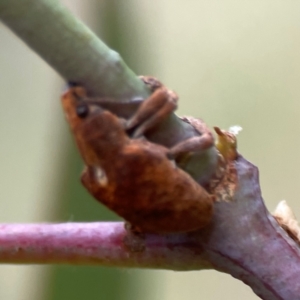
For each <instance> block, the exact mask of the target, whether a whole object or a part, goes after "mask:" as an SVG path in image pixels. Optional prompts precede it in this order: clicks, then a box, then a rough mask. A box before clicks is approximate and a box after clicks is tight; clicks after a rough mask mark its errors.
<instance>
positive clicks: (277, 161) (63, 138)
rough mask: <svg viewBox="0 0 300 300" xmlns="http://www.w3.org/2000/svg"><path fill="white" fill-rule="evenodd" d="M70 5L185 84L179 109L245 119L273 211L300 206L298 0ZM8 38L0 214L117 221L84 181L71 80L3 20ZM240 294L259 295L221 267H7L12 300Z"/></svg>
mask: <svg viewBox="0 0 300 300" xmlns="http://www.w3.org/2000/svg"><path fill="white" fill-rule="evenodd" d="M64 2H65V3H66V5H67V6H68V7H69V8H70V9H71V10H72V11H73V12H74V13H75V14H76V15H77V16H78V17H80V18H81V19H82V20H83V21H84V22H85V23H87V24H88V25H89V26H90V27H91V28H92V29H93V30H95V31H96V32H97V33H98V34H99V36H100V37H101V38H103V39H104V41H105V42H106V43H107V44H108V45H109V46H111V47H113V48H114V49H116V50H117V51H119V52H120V53H121V55H122V56H123V58H124V59H125V61H126V62H127V63H128V65H129V66H130V67H131V68H132V69H133V70H134V71H135V72H136V73H138V74H148V75H150V74H151V75H154V76H156V77H158V78H160V79H161V80H162V81H163V82H164V83H166V84H167V85H168V86H169V87H170V88H172V89H174V90H175V91H176V92H178V93H179V95H180V108H179V110H178V114H181V115H182V114H187V115H188V114H192V115H194V116H198V117H201V118H203V119H204V120H205V121H206V122H207V124H209V125H210V126H214V125H218V126H220V127H222V128H228V127H229V126H231V125H235V124H239V125H241V126H242V127H243V128H244V130H243V132H242V133H241V134H240V136H239V150H240V152H241V153H242V154H243V155H244V156H245V157H246V158H248V159H249V160H250V161H251V162H253V163H254V164H256V165H257V166H258V167H259V169H260V178H261V186H262V191H263V196H264V198H265V201H266V205H267V207H268V208H269V210H273V209H274V208H275V206H276V204H277V203H278V202H279V201H280V200H281V199H286V200H287V201H288V203H289V204H290V205H291V206H292V208H293V209H294V211H295V212H296V214H297V212H299V210H300V202H298V197H299V196H298V192H297V183H298V182H299V178H300V174H299V172H300V171H299V169H300V168H299V166H300V156H299V152H300V142H299V141H298V138H297V134H298V133H299V129H300V109H299V108H300V102H299V98H300V85H299V79H300V56H299V54H298V53H299V48H300V34H299V32H300V18H299V12H300V2H298V1H291V0H287V1H274V0H264V1H256V0H255V1H245V0H240V1H233V0H225V1H221V0H219V1H218V0H210V1H206V0H198V1H195V0H194V1H192V0H190V1H183V0H181V1H179V0H177V1H174V0H173V1H171V0H160V1H150V0H148V1H147V0H127V1H116V0H110V1H109V0H88V1H79V0H77V1H71V0H69V1H64ZM54 21H55V20H54ZM0 40H1V47H0V68H1V73H0V90H1V94H0V103H1V109H0V139H1V142H0V157H1V168H0V182H1V189H0V199H1V200H0V222H18V223H21V222H70V221H88V220H111V219H116V216H115V215H114V214H113V213H111V212H109V211H107V210H106V209H105V208H103V207H102V206H101V205H100V204H98V203H96V201H94V200H92V199H91V197H89V196H88V195H87V193H86V192H85V191H84V190H83V188H82V187H81V186H80V184H79V180H78V177H79V175H80V172H81V169H82V162H81V161H80V159H79V156H78V154H77V152H76V149H75V147H74V144H73V141H72V138H71V135H70V133H69V129H68V127H67V124H66V122H65V121H64V117H63V114H62V111H61V108H60V102H59V96H60V93H61V91H62V88H63V85H64V83H63V81H62V80H61V79H60V78H59V77H58V76H57V75H56V74H55V72H54V71H53V70H52V69H50V68H49V67H48V66H47V65H46V63H44V62H43V61H42V60H41V59H40V58H39V57H38V56H37V55H36V54H34V53H33V52H32V51H31V50H29V49H28V48H27V47H26V46H25V45H24V44H23V43H22V42H21V41H20V40H18V39H17V38H16V37H15V36H14V35H13V34H12V33H11V32H10V31H9V30H8V29H7V28H5V27H4V26H2V25H0ZM298 216H300V213H299V214H298ZM241 298H242V299H245V300H246V299H247V300H251V299H258V297H257V296H255V295H254V294H253V293H252V291H251V290H250V288H248V287H247V286H246V285H244V284H243V283H242V282H240V281H237V280H235V279H233V278H231V277H230V276H228V275H225V274H221V273H217V272H215V271H202V272H185V273H179V272H170V271H151V270H131V269H109V268H101V267H75V266H71V267H70V266H11V265H1V266H0V299H7V300H27V299H28V300H29V299H30V300H40V299H42V300H62V299H72V300H79V299H89V300H94V299H105V300H117V299H118V300H127V299H130V300H139V299H145V300H148V299H154V300H155V299H163V300H179V299H206V300H215V299H231V300H238V299H241Z"/></svg>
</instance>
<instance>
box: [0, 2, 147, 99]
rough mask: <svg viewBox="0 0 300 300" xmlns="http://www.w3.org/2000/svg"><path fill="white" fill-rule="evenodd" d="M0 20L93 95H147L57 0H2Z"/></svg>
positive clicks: (120, 62)
mask: <svg viewBox="0 0 300 300" xmlns="http://www.w3.org/2000/svg"><path fill="white" fill-rule="evenodd" d="M0 18H1V19H2V21H3V22H4V23H5V24H6V25H7V26H8V27H9V28H10V29H11V30H12V31H14V32H15V33H16V34H17V35H18V36H19V37H20V38H21V39H22V40H23V41H24V42H25V43H26V44H27V45H28V46H29V47H31V48H32V49H33V50H34V51H35V52H37V53H38V54H39V55H40V56H41V57H42V58H44V59H45V60H46V61H47V62H48V63H49V64H50V65H51V66H52V67H53V68H54V69H55V70H56V71H57V72H58V73H59V74H60V75H61V76H62V77H63V78H65V79H66V80H67V81H73V82H77V83H80V84H83V85H84V86H85V87H86V88H87V89H88V91H89V92H90V93H91V94H93V95H97V96H111V97H113V98H116V100H119V101H122V100H123V101H124V100H131V99H132V98H136V97H139V98H146V97H147V96H148V95H149V91H148V90H147V89H146V88H145V86H144V84H143V83H142V82H141V81H140V80H139V79H138V78H137V77H136V75H135V74H134V73H133V72H132V70H130V69H129V68H128V67H127V66H126V64H125V63H124V61H123V60H122V58H121V57H120V56H119V54H118V53H117V52H115V51H113V50H111V49H109V48H108V47H107V46H106V45H105V44H104V43H103V42H102V41H101V40H100V39H99V38H98V37H97V36H96V35H95V34H94V33H93V32H92V31H91V30H90V29H89V28H87V27H86V26H85V25H84V24H83V23H82V22H80V21H79V20H77V19H76V18H75V17H74V16H73V15H72V14H71V13H70V12H69V11H68V10H67V9H66V8H65V7H64V6H63V5H62V4H61V3H60V2H59V1H57V0H22V1H20V0H0ZM116 87H118V88H116Z"/></svg>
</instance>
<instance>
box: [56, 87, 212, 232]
mask: <svg viewBox="0 0 300 300" xmlns="http://www.w3.org/2000/svg"><path fill="white" fill-rule="evenodd" d="M62 103H63V107H64V110H65V113H66V117H67V120H68V122H69V123H70V126H71V128H72V131H73V134H74V137H75V139H76V142H77V145H78V148H79V150H80V153H81V156H82V158H83V160H84V162H85V165H86V168H85V170H84V172H83V174H82V183H83V185H84V186H85V187H86V188H87V190H88V191H89V192H90V193H91V194H92V195H93V196H94V197H95V198H96V199H97V200H99V201H100V202H102V203H103V204H105V205H106V206H107V207H109V208H110V209H112V210H113V211H114V212H116V213H117V214H118V215H120V216H121V217H123V218H124V219H125V220H127V221H128V222H130V223H131V225H132V226H134V227H135V228H137V229H139V230H141V231H143V232H152V233H171V232H186V231H192V230H196V229H199V228H201V227H204V226H205V225H207V224H208V223H209V222H210V220H211V218H212V213H213V198H212V196H211V195H210V194H209V193H208V192H207V191H206V190H205V189H204V188H202V187H201V186H200V185H199V184H198V183H196V181H194V180H193V179H192V178H191V177H190V175H188V174H187V173H185V172H184V171H182V170H181V169H180V168H178V167H176V165H175V163H174V161H173V160H170V159H169V158H168V157H167V154H168V153H169V149H167V148H165V147H163V146H160V145H157V144H154V143H150V142H148V141H147V140H145V139H141V138H138V139H132V138H130V137H129V136H128V134H127V132H126V130H125V127H126V122H124V120H122V119H119V118H118V117H117V116H115V115H114V114H112V113H110V112H109V111H107V110H103V109H102V108H101V107H100V106H99V105H95V104H94V102H91V101H89V99H88V98H87V97H86V96H85V92H84V90H83V89H82V88H80V87H75V88H71V89H69V90H68V91H67V92H66V93H65V94H64V95H63V97H62ZM91 103H92V104H91ZM99 103H100V105H101V99H100V101H99ZM127 128H128V127H126V129H127Z"/></svg>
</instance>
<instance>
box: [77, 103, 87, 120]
mask: <svg viewBox="0 0 300 300" xmlns="http://www.w3.org/2000/svg"><path fill="white" fill-rule="evenodd" d="M76 114H77V116H78V117H79V118H81V119H83V118H85V117H86V116H87V115H88V114H89V107H88V105H87V104H86V103H82V104H79V105H78V106H77V107H76Z"/></svg>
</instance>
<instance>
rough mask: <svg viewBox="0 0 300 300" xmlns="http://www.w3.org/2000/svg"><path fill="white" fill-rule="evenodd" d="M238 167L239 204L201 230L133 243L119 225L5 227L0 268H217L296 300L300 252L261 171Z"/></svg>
mask: <svg viewBox="0 0 300 300" xmlns="http://www.w3.org/2000/svg"><path fill="white" fill-rule="evenodd" d="M236 168H237V172H238V188H237V190H236V194H235V197H234V200H233V201H232V202H218V203H217V204H216V207H215V208H216V209H215V216H214V220H213V222H212V224H211V225H210V226H209V227H208V228H205V229H203V230H200V231H197V232H193V233H189V234H169V235H146V236H144V237H136V236H133V235H132V234H130V233H128V232H127V231H126V230H125V229H124V226H123V224H122V223H66V224H36V225H27V224H22V225H15V224H11V225H10V224H3V225H0V262H3V263H66V264H93V265H96V264H100V265H106V266H118V267H139V268H161V269H172V270H182V271H183V270H201V269H208V268H214V269H216V270H219V271H221V272H226V273H229V274H231V275H232V276H234V277H236V278H238V279H240V280H242V281H244V282H245V283H246V284H248V285H249V286H251V288H252V289H253V291H254V292H255V293H256V294H257V295H259V296H260V297H261V298H262V299H265V300H284V299H285V300H291V299H299V295H300V251H299V248H298V246H297V245H296V243H295V242H294V241H293V240H291V239H290V238H289V237H288V236H287V234H286V233H285V232H284V231H283V230H282V229H281V227H280V226H278V224H277V222H276V221H275V220H274V218H273V217H272V216H271V215H270V214H269V213H268V212H267V210H266V208H265V206H264V204H263V201H262V198H261V194H260V188H259V182H258V172H257V168H256V167H254V166H253V165H252V164H250V163H249V162H247V161H246V160H244V159H243V158H242V157H239V159H238V160H237V162H236Z"/></svg>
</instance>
